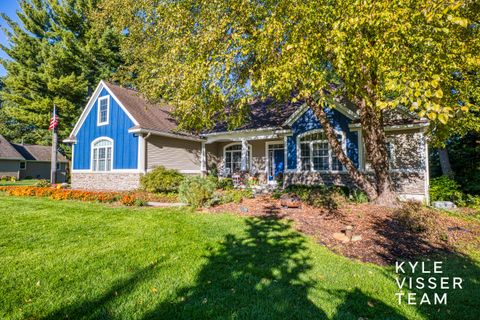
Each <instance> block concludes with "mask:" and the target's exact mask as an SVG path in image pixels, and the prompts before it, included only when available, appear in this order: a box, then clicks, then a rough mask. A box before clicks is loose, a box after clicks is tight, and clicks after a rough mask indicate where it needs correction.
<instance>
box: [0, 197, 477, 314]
mask: <svg viewBox="0 0 480 320" xmlns="http://www.w3.org/2000/svg"><path fill="white" fill-rule="evenodd" d="M0 261H1V263H0V297H1V299H0V318H1V319H24V318H28V319H59V318H66V317H68V318H69V319H355V320H357V319H359V318H364V319H365V318H368V319H477V316H478V314H479V311H480V309H479V306H478V299H479V298H480V293H479V290H478V288H479V279H480V273H479V270H480V269H479V267H480V266H479V261H480V256H479V255H478V253H475V252H474V253H472V256H470V257H467V256H462V255H451V256H448V257H445V258H444V259H443V261H444V264H445V266H444V271H445V274H444V275H443V276H446V275H448V276H458V277H462V278H463V279H464V286H463V290H461V291H453V292H449V295H448V299H449V300H448V304H447V305H446V306H425V305H423V306H409V305H406V304H401V305H399V304H398V303H397V301H396V297H395V292H397V291H398V289H397V287H396V284H395V280H394V276H395V274H394V273H393V269H392V268H391V267H388V268H384V267H379V266H374V265H370V264H363V263H359V262H354V261H351V260H348V259H346V258H344V257H341V256H338V255H336V254H334V253H332V252H330V251H329V250H327V249H326V248H324V247H322V246H320V245H317V244H315V243H314V242H313V241H311V239H309V238H307V237H305V236H303V235H301V234H299V233H297V232H295V231H293V229H292V228H291V225H290V224H289V223H288V222H284V221H279V220H274V219H256V218H243V217H238V216H234V215H230V214H204V213H195V212H191V211H188V210H187V209H152V208H134V209H132V208H118V207H109V206H105V205H100V204H91V203H90V204H89V203H80V202H74V201H63V202H55V201H52V200H49V199H39V198H17V197H7V196H3V195H0ZM437 292H438V291H437ZM440 292H441V291H440Z"/></svg>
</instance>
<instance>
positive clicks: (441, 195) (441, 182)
mask: <svg viewBox="0 0 480 320" xmlns="http://www.w3.org/2000/svg"><path fill="white" fill-rule="evenodd" d="M463 198H464V194H463V193H462V191H461V190H460V185H459V184H458V183H457V182H456V181H455V180H452V179H449V178H448V177H445V176H442V177H439V178H434V179H431V180H430V200H431V201H452V202H454V203H455V204H457V205H462V204H464V200H463Z"/></svg>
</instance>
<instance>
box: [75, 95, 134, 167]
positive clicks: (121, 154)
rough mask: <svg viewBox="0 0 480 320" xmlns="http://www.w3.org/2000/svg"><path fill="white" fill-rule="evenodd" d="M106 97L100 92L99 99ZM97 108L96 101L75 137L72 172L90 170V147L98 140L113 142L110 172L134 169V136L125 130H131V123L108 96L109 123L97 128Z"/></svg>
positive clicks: (115, 102)
mask: <svg viewBox="0 0 480 320" xmlns="http://www.w3.org/2000/svg"><path fill="white" fill-rule="evenodd" d="M107 95H109V94H108V92H107V90H105V89H103V90H102V91H101V93H100V95H99V97H104V96H107ZM97 108H98V98H97V100H96V101H95V104H94V105H93V107H92V109H91V110H90V113H89V114H88V115H87V118H86V119H85V122H84V123H83V125H82V127H81V128H80V130H79V131H78V133H77V135H76V138H77V143H76V144H75V154H74V159H73V169H74V170H88V169H90V147H91V143H92V141H93V140H95V139H96V138H98V137H109V138H111V139H113V169H137V168H138V164H137V162H138V137H136V136H134V135H133V134H132V133H128V129H129V128H131V127H133V126H134V123H133V122H132V120H131V119H130V118H129V117H128V116H127V114H126V113H125V112H124V111H123V110H122V108H121V107H120V105H119V104H118V102H117V101H115V99H113V97H110V114H109V119H108V120H109V124H108V125H103V126H97Z"/></svg>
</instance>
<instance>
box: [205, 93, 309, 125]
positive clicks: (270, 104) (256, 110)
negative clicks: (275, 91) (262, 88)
mask: <svg viewBox="0 0 480 320" xmlns="http://www.w3.org/2000/svg"><path fill="white" fill-rule="evenodd" d="M301 105H302V103H300V102H297V103H277V102H275V101H274V100H273V99H266V100H263V101H255V102H253V103H251V104H250V114H248V115H247V118H246V119H245V123H244V124H242V125H241V126H239V127H237V128H235V129H231V130H229V128H228V124H227V123H226V122H220V123H217V125H216V126H215V127H214V128H212V129H211V130H207V131H206V132H205V133H217V132H226V131H240V130H255V129H262V128H265V129H267V128H269V129H272V128H281V127H282V126H283V124H284V123H285V122H286V121H287V119H288V118H290V116H291V115H292V114H293V113H294V112H295V111H296V110H297V109H298V108H300V107H301Z"/></svg>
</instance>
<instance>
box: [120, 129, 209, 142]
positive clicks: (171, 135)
mask: <svg viewBox="0 0 480 320" xmlns="http://www.w3.org/2000/svg"><path fill="white" fill-rule="evenodd" d="M128 133H145V134H153V135H156V136H162V137H168V138H176V139H183V140H190V141H199V142H201V141H206V139H203V138H196V137H193V136H182V135H180V134H174V133H168V132H163V131H157V130H150V129H142V128H135V129H129V130H128Z"/></svg>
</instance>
